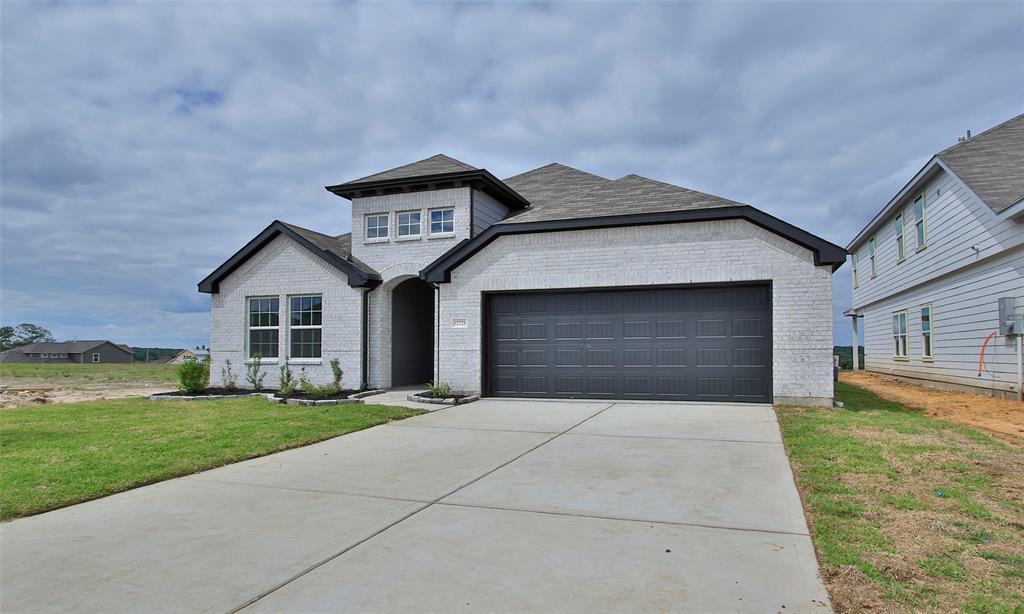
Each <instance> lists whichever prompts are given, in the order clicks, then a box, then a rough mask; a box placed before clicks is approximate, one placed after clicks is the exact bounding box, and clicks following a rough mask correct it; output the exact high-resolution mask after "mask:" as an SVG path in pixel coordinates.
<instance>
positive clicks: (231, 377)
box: [220, 360, 237, 390]
mask: <svg viewBox="0 0 1024 614" xmlns="http://www.w3.org/2000/svg"><path fill="white" fill-rule="evenodd" d="M220 379H221V381H222V382H224V388H225V389H226V390H234V389H235V388H237V386H236V385H235V374H234V372H233V371H232V370H231V361H230V360H225V361H224V366H223V367H221V369H220Z"/></svg>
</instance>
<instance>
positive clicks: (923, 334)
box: [847, 115, 1024, 396]
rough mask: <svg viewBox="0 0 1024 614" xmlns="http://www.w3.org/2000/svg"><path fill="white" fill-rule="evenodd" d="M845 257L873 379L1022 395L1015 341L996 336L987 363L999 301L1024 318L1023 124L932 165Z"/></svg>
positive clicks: (1022, 119) (962, 146) (1020, 120)
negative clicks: (1013, 302)
mask: <svg viewBox="0 0 1024 614" xmlns="http://www.w3.org/2000/svg"><path fill="white" fill-rule="evenodd" d="M847 249H848V250H849V251H850V254H851V257H852V259H853V305H852V308H851V309H850V311H848V312H847V315H850V316H852V322H853V331H854V335H853V336H854V344H857V343H858V335H857V330H858V318H863V325H864V326H863V331H864V349H865V362H866V365H865V366H866V368H867V370H868V371H873V372H876V373H884V374H886V375H893V376H897V377H900V378H905V379H908V380H910V381H914V382H919V383H927V384H932V385H937V386H940V387H948V388H956V389H966V390H972V391H983V392H986V393H990V394H997V395H1000V396H1010V395H1011V394H1013V393H1015V392H1016V391H1017V389H1018V388H1019V385H1018V382H1017V378H1018V374H1017V359H1018V358H1017V346H1016V339H1015V338H1010V337H1007V336H1002V335H998V334H997V335H995V336H994V337H992V338H991V339H989V342H988V344H987V347H985V355H984V359H983V360H982V357H981V352H982V347H983V346H985V345H986V344H985V341H986V338H988V336H989V334H990V333H992V332H994V331H997V330H998V329H999V317H998V307H997V299H999V298H1001V297H1011V298H1016V299H1017V302H1018V310H1020V309H1022V308H1024V305H1022V303H1024V115H1020V116H1017V117H1015V118H1013V119H1011V120H1009V121H1007V122H1005V123H1003V124H1001V125H999V126H996V127H995V128H992V129H991V130H988V131H986V132H983V133H982V134H979V135H977V136H974V137H971V138H967V139H966V140H964V141H963V142H960V143H958V144H956V145H954V146H953V147H950V148H949V149H946V150H944V151H941V152H939V153H938V154H936V155H935V156H934V157H932V159H931V160H929V161H928V163H927V164H925V165H924V168H922V169H921V170H920V171H918V173H917V174H916V175H914V177H913V178H912V179H911V180H910V182H909V183H907V185H906V186H905V187H904V188H903V189H902V190H900V192H899V193H898V194H897V195H896V196H895V197H894V198H893V199H892V200H891V201H890V202H889V204H887V205H886V206H885V208H884V209H882V211H881V212H879V214H878V215H876V216H875V218H874V219H873V220H871V223H869V224H868V225H867V226H866V227H865V228H864V230H862V231H860V233H859V234H858V235H857V237H856V238H855V239H854V240H853V241H851V242H850V245H849V246H848V247H847ZM853 356H854V360H855V361H856V360H857V351H856V345H855V347H854V353H853ZM979 360H982V363H981V374H980V376H979V372H978V366H979Z"/></svg>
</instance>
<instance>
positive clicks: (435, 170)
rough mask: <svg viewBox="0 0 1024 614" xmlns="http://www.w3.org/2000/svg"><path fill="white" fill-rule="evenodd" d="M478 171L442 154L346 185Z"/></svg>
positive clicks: (355, 180) (361, 178)
mask: <svg viewBox="0 0 1024 614" xmlns="http://www.w3.org/2000/svg"><path fill="white" fill-rule="evenodd" d="M475 170H479V169H477V168H476V167H475V166H470V165H468V164H466V163H465V162H460V161H458V160H456V159H455V158H450V157H448V156H446V155H444V154H437V155H436V156H430V157H429V158H425V159H423V160H420V161H418V162H412V163H410V164H403V165H402V166H396V167H395V168H391V169H388V170H386V171H381V172H379V173H374V174H372V175H367V176H366V177H360V178H359V179H353V180H352V181H349V182H348V183H350V184H351V183H363V182H364V181H383V180H386V179H405V178H407V177H420V176H423V175H437V174H440V173H457V172H459V171H475Z"/></svg>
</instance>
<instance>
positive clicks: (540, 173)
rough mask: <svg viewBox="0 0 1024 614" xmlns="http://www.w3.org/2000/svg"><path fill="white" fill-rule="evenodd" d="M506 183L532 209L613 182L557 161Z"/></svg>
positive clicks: (521, 174)
mask: <svg viewBox="0 0 1024 614" xmlns="http://www.w3.org/2000/svg"><path fill="white" fill-rule="evenodd" d="M503 181H504V183H505V185H507V186H508V187H510V188H512V189H513V190H515V191H516V192H518V193H519V194H520V195H521V196H523V197H524V198H525V199H526V200H528V201H530V206H531V207H534V208H537V207H544V206H545V205H550V204H553V203H557V202H560V201H563V200H565V199H566V198H568V197H570V196H572V195H574V194H577V193H579V192H583V191H585V190H589V189H591V188H596V187H600V186H603V185H607V184H610V183H612V180H611V179H605V178H604V177H599V176H597V175H592V174H590V173H586V172H584V171H581V170H579V169H575V168H572V167H571V166H565V165H564V164H559V163H557V162H552V163H551V164H548V165H547V166H542V167H540V168H535V169H533V170H532V171H526V172H525V173H520V174H519V175H516V176H514V177H509V178H508V179H504V180H503Z"/></svg>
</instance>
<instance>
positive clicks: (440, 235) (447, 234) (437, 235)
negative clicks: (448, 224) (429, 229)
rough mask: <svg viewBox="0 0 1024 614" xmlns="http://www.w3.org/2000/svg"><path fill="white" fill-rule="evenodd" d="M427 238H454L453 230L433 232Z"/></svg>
mask: <svg viewBox="0 0 1024 614" xmlns="http://www.w3.org/2000/svg"><path fill="white" fill-rule="evenodd" d="M427 238H428V239H454V238H455V233H454V232H435V233H431V234H430V235H428V236H427Z"/></svg>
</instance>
